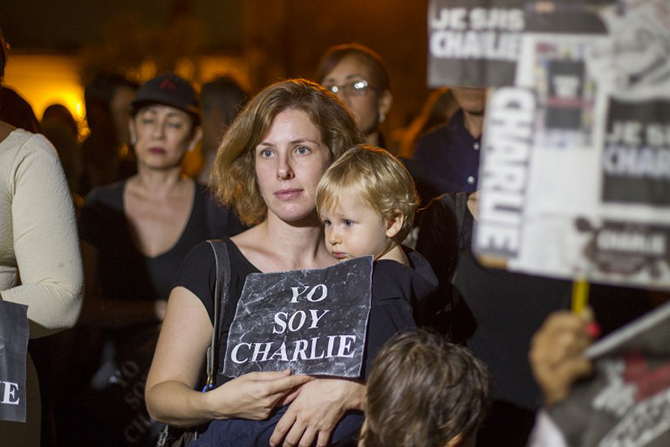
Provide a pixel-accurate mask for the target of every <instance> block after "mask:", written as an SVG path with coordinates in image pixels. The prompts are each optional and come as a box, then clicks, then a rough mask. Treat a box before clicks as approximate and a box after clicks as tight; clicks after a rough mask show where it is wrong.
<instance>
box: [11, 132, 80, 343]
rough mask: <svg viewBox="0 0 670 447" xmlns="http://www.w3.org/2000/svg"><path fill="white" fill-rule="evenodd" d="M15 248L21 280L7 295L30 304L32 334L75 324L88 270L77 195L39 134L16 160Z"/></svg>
mask: <svg viewBox="0 0 670 447" xmlns="http://www.w3.org/2000/svg"><path fill="white" fill-rule="evenodd" d="M13 161H14V163H15V167H13V168H12V169H11V172H12V173H13V174H14V177H13V178H11V179H9V182H10V184H9V185H8V186H9V188H10V190H12V191H13V198H12V211H11V212H12V217H11V218H12V226H13V229H12V231H13V248H14V253H15V256H16V263H17V266H18V271H19V275H20V278H21V285H19V286H17V287H13V288H11V289H8V290H4V291H3V292H2V299H3V300H6V301H11V302H14V303H19V304H25V305H27V306H28V319H29V320H30V337H31V338H37V337H43V336H46V335H50V334H53V333H55V332H57V331H59V330H62V329H66V328H68V327H72V326H73V325H74V324H75V322H76V320H77V317H78V315H79V310H80V308H81V301H82V291H83V276H82V266H81V257H80V255H79V247H78V245H77V225H76V222H75V217H74V209H73V206H72V199H71V197H70V192H69V190H68V188H67V183H66V181H65V176H64V174H63V170H62V168H61V166H60V163H59V161H58V157H57V155H56V152H55V150H54V149H53V147H51V145H49V143H48V142H46V140H44V139H43V138H42V137H41V136H33V137H32V138H30V139H29V140H27V141H26V143H25V145H24V147H22V149H21V150H20V151H19V152H18V156H17V157H16V158H15V159H14V160H13Z"/></svg>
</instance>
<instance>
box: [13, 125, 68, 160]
mask: <svg viewBox="0 0 670 447" xmlns="http://www.w3.org/2000/svg"><path fill="white" fill-rule="evenodd" d="M3 143H5V145H6V146H7V147H8V148H10V149H9V150H12V149H11V148H13V149H14V150H15V151H16V153H17V155H19V156H24V157H25V156H31V155H34V156H38V157H47V158H49V159H52V160H57V159H58V152H56V149H55V148H54V146H53V144H51V143H50V142H49V140H47V139H46V138H45V137H44V135H41V134H36V133H32V132H28V131H27V130H23V129H16V130H14V131H12V132H11V133H10V134H9V136H8V137H7V139H6V140H5V141H4V142H3Z"/></svg>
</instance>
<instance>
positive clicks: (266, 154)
mask: <svg viewBox="0 0 670 447" xmlns="http://www.w3.org/2000/svg"><path fill="white" fill-rule="evenodd" d="M258 155H260V157H261V158H270V157H272V151H271V150H270V149H263V150H262V151H260V152H259V153H258Z"/></svg>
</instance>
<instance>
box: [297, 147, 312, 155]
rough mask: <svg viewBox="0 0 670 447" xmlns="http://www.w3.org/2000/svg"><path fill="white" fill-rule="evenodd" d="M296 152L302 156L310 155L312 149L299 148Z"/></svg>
mask: <svg viewBox="0 0 670 447" xmlns="http://www.w3.org/2000/svg"><path fill="white" fill-rule="evenodd" d="M295 151H296V152H297V153H298V154H300V155H306V154H309V152H310V149H309V148H308V147H307V146H298V147H297V148H296V149H295Z"/></svg>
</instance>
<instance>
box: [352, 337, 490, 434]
mask: <svg viewBox="0 0 670 447" xmlns="http://www.w3.org/2000/svg"><path fill="white" fill-rule="evenodd" d="M367 386H368V391H367V393H368V394H367V402H366V409H365V415H366V430H365V432H364V434H363V439H364V445H365V447H382V446H383V447H444V446H447V445H457V444H458V443H460V442H461V441H462V440H465V439H467V438H468V437H469V436H471V435H473V434H474V433H476V431H477V428H478V427H479V425H480V424H481V423H482V421H483V419H484V418H485V417H486V413H487V411H488V408H489V406H490V403H491V380H490V376H489V373H488V371H487V369H486V367H485V366H484V364H483V363H482V362H481V361H480V360H478V359H476V358H475V357H474V356H473V355H472V354H471V353H470V352H469V351H468V350H467V349H466V348H464V347H461V346H457V345H455V344H452V343H449V342H448V341H447V340H446V339H445V338H444V337H443V336H441V335H439V334H436V333H431V332H427V331H423V330H418V331H412V332H405V333H402V334H396V335H395V336H394V337H393V338H392V339H391V340H389V341H388V342H387V344H386V345H385V346H384V348H383V349H382V350H381V352H380V353H379V355H378V356H377V358H376V359H375V362H374V365H373V367H372V371H371V373H370V377H369V379H368V384H367ZM449 443H452V444H449Z"/></svg>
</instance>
